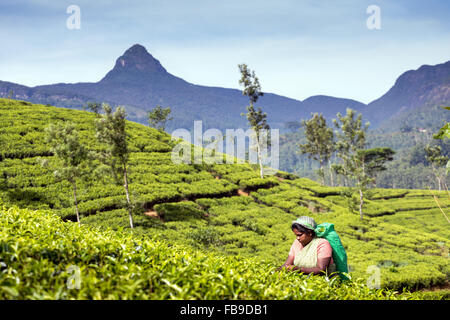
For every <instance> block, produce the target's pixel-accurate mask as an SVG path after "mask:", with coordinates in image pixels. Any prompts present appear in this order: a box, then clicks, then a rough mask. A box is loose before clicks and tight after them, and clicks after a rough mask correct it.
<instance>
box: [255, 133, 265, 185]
mask: <svg viewBox="0 0 450 320" xmlns="http://www.w3.org/2000/svg"><path fill="white" fill-rule="evenodd" d="M256 148H257V150H258V162H259V173H260V176H261V179H263V178H264V169H263V165H262V159H261V146H260V145H259V139H258V137H256Z"/></svg>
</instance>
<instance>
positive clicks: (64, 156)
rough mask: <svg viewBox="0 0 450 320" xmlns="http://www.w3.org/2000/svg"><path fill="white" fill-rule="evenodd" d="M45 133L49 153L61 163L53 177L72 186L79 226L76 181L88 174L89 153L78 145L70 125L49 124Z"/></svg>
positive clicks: (72, 127)
mask: <svg viewBox="0 0 450 320" xmlns="http://www.w3.org/2000/svg"><path fill="white" fill-rule="evenodd" d="M45 132H46V142H47V143H49V145H50V151H51V152H52V153H53V154H54V155H55V157H57V158H58V159H59V160H60V161H61V166H60V168H59V169H58V170H56V171H54V175H55V177H56V178H57V179H61V180H67V181H69V182H70V184H71V185H72V188H73V198H74V204H75V211H76V216H77V221H78V224H80V214H79V210H78V201H77V180H78V179H79V178H81V177H82V176H83V175H86V174H88V173H89V167H88V166H87V160H88V159H89V151H88V150H87V149H86V148H85V147H84V146H83V144H81V143H80V141H79V138H78V132H77V130H76V129H75V125H74V124H72V123H66V124H64V125H63V124H61V123H57V124H50V125H49V126H48V127H47V128H46V129H45ZM42 164H43V165H44V166H46V165H47V162H46V161H43V162H42Z"/></svg>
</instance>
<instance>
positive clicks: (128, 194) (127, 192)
mask: <svg viewBox="0 0 450 320" xmlns="http://www.w3.org/2000/svg"><path fill="white" fill-rule="evenodd" d="M123 180H124V185H123V186H124V187H125V193H126V195H127V203H128V215H129V217H130V227H131V229H133V228H134V226H133V214H132V212H131V201H130V193H129V191H128V178H127V166H126V164H124V165H123Z"/></svg>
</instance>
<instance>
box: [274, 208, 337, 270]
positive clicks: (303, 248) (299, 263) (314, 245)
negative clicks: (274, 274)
mask: <svg viewBox="0 0 450 320" xmlns="http://www.w3.org/2000/svg"><path fill="white" fill-rule="evenodd" d="M316 227H317V224H316V222H315V221H314V219H313V218H311V217H307V216H303V217H300V218H298V219H297V220H295V221H293V222H292V226H291V228H292V232H294V234H295V236H296V240H294V243H293V244H292V246H291V250H290V251H289V256H288V257H287V259H286V262H285V263H284V264H283V265H282V266H280V267H279V268H278V270H280V269H282V268H285V269H287V270H292V271H294V270H296V271H299V272H302V273H312V274H322V273H324V272H326V273H327V274H331V273H333V272H335V271H336V266H335V264H334V261H333V256H332V254H333V250H332V248H331V245H330V243H329V242H328V240H327V239H325V238H318V237H317V236H316V232H315V231H314V230H315V229H316Z"/></svg>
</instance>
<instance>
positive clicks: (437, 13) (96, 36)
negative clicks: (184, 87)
mask: <svg viewBox="0 0 450 320" xmlns="http://www.w3.org/2000/svg"><path fill="white" fill-rule="evenodd" d="M70 5H77V6H78V7H79V8H80V10H81V29H79V30H70V29H68V28H67V27H66V21H67V19H68V18H69V16H70V14H67V13H66V10H67V8H68V7H69V6H70ZM370 5H376V6H378V7H379V8H380V17H381V22H380V26H381V29H379V30H370V29H368V28H367V25H366V21H367V19H368V18H369V17H370V16H371V14H368V13H367V12H366V10H367V8H368V7H369V6H370ZM449 18H450V1H436V0H434V1H433V0H428V1H414V0H413V1H411V0H409V1H407V0H399V1H395V0H370V1H366V0H352V1H350V0H348V1H336V0H334V1H331V0H330V1H328V0H320V1H319V0H311V1H302V0H284V1H283V0H278V1H264V0H259V1H257V0H240V1H235V0H228V1H211V0H190V1H186V0H185V1H181V0H180V1H178V0H177V1H175V0H158V1H153V0H150V1H137V0H128V1H121V0H116V1H113V0H95V1H92V0H91V1H81V0H70V1H66V0H58V1H54V0H35V1H33V0H1V1H0V39H1V43H2V46H1V48H2V50H0V80H4V81H11V82H16V83H20V84H24V85H29V86H34V85H41V84H51V83H59V82H66V83H75V82H96V81H99V80H100V79H101V78H102V77H103V76H104V75H105V74H106V73H107V72H108V71H109V70H110V69H111V68H112V67H113V66H114V63H115V60H116V59H117V58H118V57H119V56H120V55H122V54H123V52H124V51H125V50H126V49H128V48H129V47H130V46H132V45H133V44H135V43H139V44H142V45H144V46H145V47H146V48H147V50H148V51H149V52H150V53H151V54H152V55H153V56H154V57H155V58H157V59H158V60H159V61H160V62H161V64H162V65H163V66H164V67H165V68H166V69H167V71H168V72H170V73H172V74H174V75H176V76H178V77H181V78H183V79H185V80H186V81H189V82H191V83H194V84H201V85H206V86H219V87H227V88H237V89H238V88H239V85H238V80H239V70H238V67H237V65H238V64H239V63H247V64H248V65H249V67H250V68H251V69H253V70H255V72H256V74H257V76H258V77H259V79H260V82H261V85H262V89H263V91H265V92H272V93H277V94H280V95H284V96H288V97H291V98H294V99H299V100H304V99H306V98H308V97H310V96H312V95H317V94H325V95H331V96H335V97H343V98H350V99H355V100H358V101H361V102H364V103H369V102H371V101H372V100H374V99H377V98H379V97H380V96H381V95H382V94H384V93H385V92H386V91H387V90H389V88H390V87H392V85H393V84H394V82H395V80H396V79H397V77H398V76H399V75H400V74H402V73H403V72H405V71H407V70H411V69H417V68H418V67H420V66H421V65H423V64H429V65H434V64H438V63H443V62H446V61H448V60H450V19H449Z"/></svg>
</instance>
